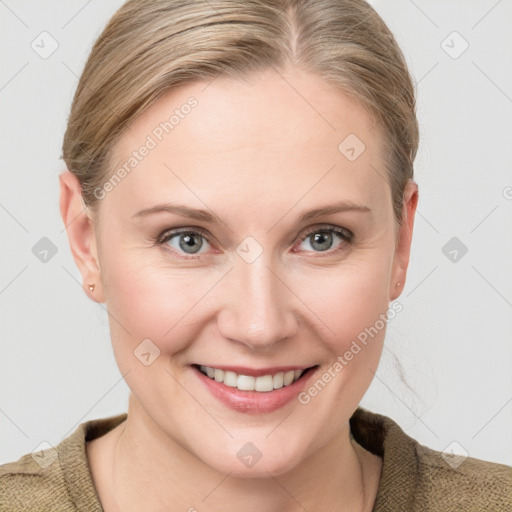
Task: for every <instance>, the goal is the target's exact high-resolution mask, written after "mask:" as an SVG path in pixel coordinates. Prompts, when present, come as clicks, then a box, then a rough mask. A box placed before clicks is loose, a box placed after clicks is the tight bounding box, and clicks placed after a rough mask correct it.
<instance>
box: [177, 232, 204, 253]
mask: <svg viewBox="0 0 512 512" xmlns="http://www.w3.org/2000/svg"><path fill="white" fill-rule="evenodd" d="M197 238H198V237H197V235H181V237H180V247H181V249H183V250H184V251H185V252H188V253H189V254H194V253H195V252H197V251H190V250H189V249H191V248H193V247H194V243H195V242H197V240H196V239H197ZM201 245H202V243H200V244H199V247H198V248H197V250H200V249H201Z"/></svg>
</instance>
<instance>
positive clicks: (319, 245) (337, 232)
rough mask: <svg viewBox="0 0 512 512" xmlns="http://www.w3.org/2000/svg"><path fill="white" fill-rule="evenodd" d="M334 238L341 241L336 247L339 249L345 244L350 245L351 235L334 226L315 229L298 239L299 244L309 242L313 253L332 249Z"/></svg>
mask: <svg viewBox="0 0 512 512" xmlns="http://www.w3.org/2000/svg"><path fill="white" fill-rule="evenodd" d="M335 237H338V238H339V239H341V243H340V244H338V246H337V247H340V245H341V246H344V245H346V243H350V242H351V240H352V237H353V235H352V233H351V232H350V231H348V230H346V229H341V228H337V227H334V226H330V227H320V228H318V227H317V228H315V229H313V230H310V231H308V232H307V233H305V234H303V235H302V236H301V237H300V240H301V242H305V241H306V240H311V241H310V246H311V247H312V248H313V252H327V251H329V250H330V249H331V248H332V246H333V243H335V242H336V240H335ZM343 242H345V243H343ZM341 248H343V247H341ZM335 250H336V249H335Z"/></svg>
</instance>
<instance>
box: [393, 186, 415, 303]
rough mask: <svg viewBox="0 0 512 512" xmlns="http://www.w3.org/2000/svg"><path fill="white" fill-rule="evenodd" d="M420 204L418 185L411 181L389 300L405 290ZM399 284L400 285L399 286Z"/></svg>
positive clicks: (407, 189) (397, 245)
mask: <svg viewBox="0 0 512 512" xmlns="http://www.w3.org/2000/svg"><path fill="white" fill-rule="evenodd" d="M417 204H418V185H417V184H416V183H415V182H414V181H413V180H409V181H408V182H407V184H406V186H405V190H404V204H403V210H402V224H401V226H400V227H399V230H398V234H397V242H396V248H395V256H394V259H393V270H392V272H391V282H390V283H389V290H390V291H389V300H390V301H392V300H395V299H397V298H398V297H399V296H400V295H401V293H402V290H403V289H404V285H405V279H406V276H407V267H408V266H409V256H410V253H411V243H412V232H413V227H414V215H415V213H416V206H417ZM397 283H400V284H399V285H398V286H397Z"/></svg>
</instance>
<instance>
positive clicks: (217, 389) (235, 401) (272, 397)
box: [192, 366, 318, 414]
mask: <svg viewBox="0 0 512 512" xmlns="http://www.w3.org/2000/svg"><path fill="white" fill-rule="evenodd" d="M192 369H193V370H194V372H195V373H196V374H197V376H198V377H199V379H200V380H201V381H202V382H203V383H204V384H205V386H206V387H207V388H208V389H209V390H210V392H211V393H212V395H213V396H215V397H216V398H218V399H219V400H220V401H221V402H222V403H224V404H225V405H227V406H228V407H230V408H231V409H234V410H235V411H238V412H245V413H248V414H264V413H269V412H272V411H275V410H277V409H279V408H280V407H282V406H284V405H285V404H287V403H288V402H290V401H291V400H293V399H294V398H296V397H297V396H298V395H299V393H300V392H301V391H302V390H303V389H304V388H305V387H306V384H307V383H308V381H309V380H310V379H311V377H312V375H313V374H314V373H316V370H317V369H318V367H313V368H311V369H310V370H308V371H307V372H306V373H305V374H304V375H303V376H301V378H299V379H298V380H296V381H295V382H294V383H293V384H290V385H289V386H283V387H282V388H279V389H274V390H273V391H266V392H262V391H241V390H240V389H238V388H233V387H230V386H226V385H225V384H223V383H222V382H217V381H216V380H215V379H211V378H210V377H208V376H207V375H205V374H204V373H202V372H201V371H200V370H199V369H198V368H196V367H194V366H193V367H192Z"/></svg>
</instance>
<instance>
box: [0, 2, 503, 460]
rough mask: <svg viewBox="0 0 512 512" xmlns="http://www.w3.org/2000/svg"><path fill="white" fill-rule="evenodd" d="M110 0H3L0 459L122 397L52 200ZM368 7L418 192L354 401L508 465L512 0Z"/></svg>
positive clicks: (103, 320) (95, 310)
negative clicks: (43, 243)
mask: <svg viewBox="0 0 512 512" xmlns="http://www.w3.org/2000/svg"><path fill="white" fill-rule="evenodd" d="M121 3H122V2H121V1H120V0H116V1H112V0H109V1H105V0H89V1H83V0H80V1H75V0H73V1H69V0H68V1H65V2H64V1H60V2H57V1H48V0H46V1H45V2H40V1H24V0H18V1H14V0H4V1H1V0H0V16H1V18H0V20H1V21H0V22H1V39H2V40H1V44H0V52H1V53H0V59H1V68H0V70H1V75H0V109H1V114H0V116H1V117H0V118H1V127H0V130H1V132H0V158H1V171H0V172H1V186H0V226H1V232H2V247H1V251H0V254H1V267H0V312H1V334H0V343H1V347H0V350H1V359H0V364H1V366H0V376H1V388H0V389H1V397H0V400H1V401H0V429H1V433H2V434H1V440H2V444H1V446H0V463H3V462H7V461H11V460H15V459H17V458H18V457H20V456H21V455H22V454H24V453H28V452H31V451H33V450H35V449H36V448H38V447H39V445H40V443H41V442H43V441H46V442H48V443H50V444H52V445H54V446H55V445H56V444H58V442H59V441H60V440H61V439H62V438H64V437H65V436H67V435H69V434H70V433H71V432H72V431H73V430H74V429H75V428H76V427H77V426H78V424H79V423H81V422H83V421H86V420H89V419H94V418H100V417H105V416H110V415H114V414H119V413H122V412H125V411H126V410H127V397H128V388H127V386H126V384H125V383H124V381H123V380H122V379H121V375H120V372H119V370H118V368H117V366H116V363H115V360H114V356H113V354H112V350H111V347H110V338H109V330H108V319H107V314H106V311H105V306H104V305H98V304H96V303H94V302H92V301H90V300H89V299H88V298H87V297H86V296H85V294H84V292H83V290H82V288H81V277H80V274H79V272H78V270H77V268H76V267H75V264H74V261H73V259H72V256H71V252H70V250H69V245H68V240H67V236H66V232H65V231H64V226H63V223H62V220H61V218H60V213H59V207H58V202H59V196H58V191H59V189H58V174H59V173H60V172H62V171H63V170H64V164H63V161H62V160H61V159H60V158H59V157H60V154H61V144H62V136H63V133H64V127H65V121H66V117H67V113H68V109H69V106H70V103H71V98H72V94H73V92H74V90H75V87H76V84H77V79H78V76H79V75H80V72H81V70H82V67H83V64H84V62H85V58H86V56H87V54H88V52H89V50H90V48H91V45H92V43H93V41H94V40H95V38H96V37H97V36H98V35H99V33H100V31H101V29H102V28H103V26H104V24H105V23H106V21H107V20H108V18H109V17H110V16H111V14H112V13H113V12H114V11H115V9H117V8H118V7H119V6H120V5H121ZM372 5H374V7H375V8H376V9H377V11H378V12H379V13H380V14H381V15H382V17H383V18H384V19H385V21H386V22H387V23H388V25H389V26H390V28H391V30H392V31H393V32H394V34H395V35H396V38H397V40H398V42H399V44H400V45H401V47H402V48H403V50H404V53H405V55H406V57H407V61H408V64H409V66H410V69H411V72H412V74H413V76H414V79H415V82H416V88H417V93H418V117H419V121H420V125H421V144H420V149H419V153H418V157H417V160H416V165H415V169H416V180H417V182H418V184H419V188H420V202H419V206H418V212H417V218H416V227H415V236H414V242H413V249H412V260H411V265H410V270H409V275H408V281H407V285H406V287H405V290H404V293H403V294H402V296H401V297H400V298H399V299H398V300H399V301H400V302H401V303H402V305H403V307H404V310H403V311H402V312H401V313H400V314H399V315H398V316H397V317H396V318H395V319H394V320H393V321H392V322H390V324H389V326H388V334H387V338H386V348H385V350H384V353H383V358H382V361H381V365H380V367H379V371H378V372H377V374H376V377H375V379H374V381H373V383H372V385H371V387H370V389H369V391H368V393H367V394H366V395H365V397H364V399H363V402H362V405H363V406H365V407H368V408H369V409H370V410H372V411H375V412H380V413H383V414H385V415H388V416H390V417H392V418H393V419H394V420H395V421H397V422H398V423H399V424H400V425H401V427H402V428H403V429H404V430H405V431H406V433H408V434H409V435H410V436H412V437H414V438H416V439H417V440H419V441H420V442H421V443H422V444H425V445H427V446H430V447H432V448H434V449H438V450H447V452H448V453H451V452H452V451H453V453H459V454H466V453H469V455H471V456H473V457H478V458H482V459H487V460H491V461H495V462H502V463H505V464H509V465H510V464H512V436H511V435H510V432H512V385H511V384H512V382H511V381H512V344H511V343H510V341H511V339H512V336H511V334H512V314H511V313H512V279H511V274H512V266H511V263H510V262H511V261H512V236H511V233H512V229H511V228H512V173H511V160H512V156H511V151H510V147H511V141H512V116H511V112H512V99H511V97H512V65H511V60H510V48H511V47H512V32H511V31H510V26H511V22H512V2H511V1H507V0H501V1H496V0H492V1H484V0H478V1H474V0H473V1H467V0H464V1H462V0H461V1H442V2H440V1H436V0H431V1H426V0H415V1H412V0H401V1H397V0H392V1H391V0H385V1H374V2H372ZM454 31H456V32H457V33H458V34H459V35H457V34H455V35H454V34H452V33H453V32H454ZM42 32H48V33H49V34H50V36H48V35H41V33H42ZM53 40H54V41H56V43H54V42H53ZM443 41H444V42H443ZM465 42H467V44H469V46H468V48H467V50H466V51H464V52H463V53H461V51H462V50H463V49H464V47H465V45H466V43H465ZM52 44H58V47H57V48H56V49H55V51H54V52H53V53H52V54H51V55H49V56H47V55H43V56H44V57H46V58H43V57H42V56H41V55H40V54H41V53H42V52H45V51H46V52H49V51H50V50H51V49H52V46H51V45H52ZM31 45H32V46H31ZM33 47H35V48H37V51H35V49H33ZM38 52H39V53H38ZM459 54H460V55H459ZM43 237H47V238H49V239H50V240H51V242H52V243H53V244H54V245H55V249H56V253H55V254H54V255H53V256H51V253H50V254H49V255H48V257H47V261H46V262H43V261H41V260H40V259H39V258H38V257H36V255H35V254H34V253H33V251H32V248H33V247H34V246H35V245H36V244H37V243H38V242H39V241H40V239H41V238H43ZM453 237H456V238H457V240H455V241H452V242H451V243H454V244H455V245H454V246H453V247H452V246H451V245H448V246H446V244H447V243H448V242H449V241H450V240H451V239H452V238H453ZM461 244H464V246H465V247H467V253H466V254H465V255H463V256H462V251H461V247H462V245H461ZM36 247H37V246H36ZM443 248H444V251H443ZM454 248H455V250H457V251H458V252H457V258H456V261H452V259H454V257H455V256H454V255H455V253H453V252H452V253H451V254H450V251H453V249H454ZM445 253H446V254H447V255H446V254H445ZM50 256H51V257H50ZM393 354H395V355H396V356H397V358H398V360H399V361H400V362H401V364H402V367H403V370H404V373H405V377H406V379H407V381H408V382H409V383H410V385H411V387H412V388H413V389H414V391H415V392H414V393H413V392H412V391H410V390H409V389H408V388H407V387H406V386H405V385H404V384H403V383H402V382H401V380H400V373H399V370H398V369H397V367H396V365H395V362H394V361H395V360H394V357H393ZM454 443H455V444H454Z"/></svg>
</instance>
